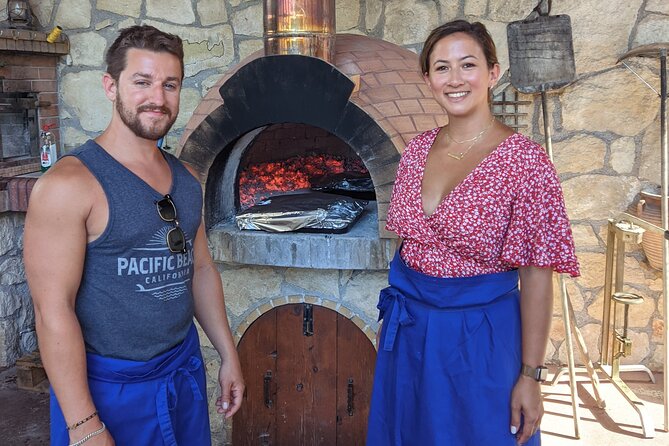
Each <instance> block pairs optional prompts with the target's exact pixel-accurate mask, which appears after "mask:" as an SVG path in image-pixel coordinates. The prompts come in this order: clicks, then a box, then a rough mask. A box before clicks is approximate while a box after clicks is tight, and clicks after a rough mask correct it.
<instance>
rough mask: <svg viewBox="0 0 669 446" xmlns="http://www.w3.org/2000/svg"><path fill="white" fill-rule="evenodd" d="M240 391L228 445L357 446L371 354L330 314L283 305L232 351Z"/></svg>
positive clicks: (361, 439)
mask: <svg viewBox="0 0 669 446" xmlns="http://www.w3.org/2000/svg"><path fill="white" fill-rule="evenodd" d="M238 351H239V357H240V361H241V364H242V371H243V373H244V379H245V381H246V392H245V393H244V400H243V403H242V408H241V409H240V411H239V412H238V413H237V414H236V415H235V416H234V418H233V431H232V438H233V442H232V444H233V446H244V445H249V446H251V445H252V446H270V445H271V446H299V445H304V446H316V445H327V446H330V445H341V446H356V445H361V446H362V445H364V443H365V435H366V433H367V416H368V414H369V402H370V397H371V389H372V378H373V373H374V361H375V358H376V352H375V350H374V347H373V346H372V343H371V342H370V341H369V339H367V337H366V336H365V335H364V333H363V332H362V331H360V329H358V327H356V325H355V324H353V323H352V322H351V321H350V320H348V319H347V318H345V317H343V316H341V315H340V314H338V313H336V312H335V311H333V310H330V309H327V308H324V307H320V306H316V305H310V304H291V305H284V306H280V307H277V308H274V309H273V310H271V311H269V312H267V313H265V314H263V315H262V316H261V317H260V318H258V319H257V320H256V321H255V322H254V323H253V324H252V325H251V326H250V327H249V329H248V330H247V331H246V333H245V334H244V336H243V337H242V339H241V341H240V342H239V346H238Z"/></svg>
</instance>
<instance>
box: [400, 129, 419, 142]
mask: <svg viewBox="0 0 669 446" xmlns="http://www.w3.org/2000/svg"><path fill="white" fill-rule="evenodd" d="M420 133H421V132H419V131H417V130H414V131H413V132H407V133H402V139H404V143H405V144H409V141H411V140H412V139H413V138H414V137H415V136H416V135H419V134H420Z"/></svg>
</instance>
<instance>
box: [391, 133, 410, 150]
mask: <svg viewBox="0 0 669 446" xmlns="http://www.w3.org/2000/svg"><path fill="white" fill-rule="evenodd" d="M390 141H391V142H392V143H393V145H394V146H395V148H396V149H397V152H398V153H399V154H400V155H401V154H402V153H403V152H404V149H405V148H406V146H407V143H406V141H404V138H402V136H401V135H399V134H397V132H395V135H394V136H392V137H391V138H390Z"/></svg>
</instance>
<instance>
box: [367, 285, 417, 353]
mask: <svg viewBox="0 0 669 446" xmlns="http://www.w3.org/2000/svg"><path fill="white" fill-rule="evenodd" d="M376 308H378V309H379V319H378V320H379V321H380V320H381V319H384V325H385V326H386V336H385V339H384V342H383V349H384V350H385V351H387V352H389V351H392V350H393V347H394V346H395V337H397V332H398V330H399V328H400V325H402V326H407V325H411V324H413V323H414V318H413V316H411V314H410V313H409V311H408V310H407V308H406V298H405V297H404V295H403V294H402V293H400V292H399V291H398V290H397V288H394V287H392V286H389V287H387V288H384V289H382V290H381V294H380V295H379V303H378V305H377V306H376ZM388 310H390V316H389V317H388V318H387V319H386V318H384V316H385V314H386V313H387V312H388Z"/></svg>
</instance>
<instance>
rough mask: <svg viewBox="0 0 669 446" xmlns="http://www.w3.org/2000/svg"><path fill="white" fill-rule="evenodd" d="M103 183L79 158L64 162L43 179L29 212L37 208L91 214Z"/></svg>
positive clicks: (42, 177)
mask: <svg viewBox="0 0 669 446" xmlns="http://www.w3.org/2000/svg"><path fill="white" fill-rule="evenodd" d="M99 188H100V186H99V183H98V182H97V180H96V179H95V177H94V176H93V175H92V174H91V172H90V171H89V170H88V168H87V167H86V166H84V165H83V164H82V162H81V161H79V160H78V159H77V158H75V157H73V156H67V157H65V158H62V159H60V160H59V161H58V162H57V163H56V164H55V165H54V166H53V167H52V168H51V169H49V170H48V171H47V172H46V173H45V174H44V175H42V176H41V177H40V178H39V179H38V180H37V182H36V183H35V187H34V188H33V190H32V192H31V194H30V207H29V211H30V210H32V209H34V208H35V206H33V204H35V205H40V207H48V208H60V209H62V210H63V211H66V212H72V211H80V212H81V213H82V214H84V215H85V214H87V213H88V212H89V211H90V208H91V206H92V204H93V203H94V200H95V196H96V192H97V191H98V189H99Z"/></svg>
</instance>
